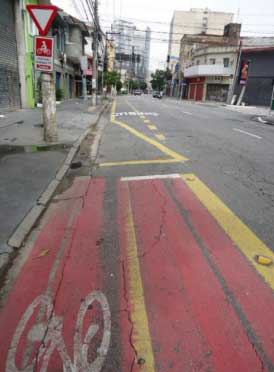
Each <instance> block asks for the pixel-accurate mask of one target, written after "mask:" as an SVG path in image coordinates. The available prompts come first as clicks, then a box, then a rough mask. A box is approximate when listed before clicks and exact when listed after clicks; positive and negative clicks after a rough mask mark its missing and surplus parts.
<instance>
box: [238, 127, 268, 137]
mask: <svg viewBox="0 0 274 372" xmlns="http://www.w3.org/2000/svg"><path fill="white" fill-rule="evenodd" d="M233 130H235V131H236V132H240V133H243V134H247V135H248V136H250V137H254V138H258V139H262V137H260V136H257V135H256V134H253V133H250V132H246V131H244V130H241V129H238V128H233Z"/></svg>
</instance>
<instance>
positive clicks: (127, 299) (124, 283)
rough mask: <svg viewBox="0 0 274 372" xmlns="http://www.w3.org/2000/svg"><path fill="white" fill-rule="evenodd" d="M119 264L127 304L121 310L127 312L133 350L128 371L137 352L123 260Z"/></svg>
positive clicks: (136, 358)
mask: <svg viewBox="0 0 274 372" xmlns="http://www.w3.org/2000/svg"><path fill="white" fill-rule="evenodd" d="M121 265H122V277H123V297H124V300H125V302H126V305H127V308H126V309H123V311H125V312H126V313H127V320H128V322H129V324H130V331H129V344H130V347H131V349H132V350H133V353H134V356H133V360H132V362H131V366H130V372H132V371H133V368H134V364H135V362H136V360H138V352H137V350H136V348H135V346H134V342H133V332H134V322H133V321H132V319H131V314H130V310H129V298H128V290H127V284H126V266H125V260H121Z"/></svg>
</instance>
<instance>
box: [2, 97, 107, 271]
mask: <svg viewBox="0 0 274 372" xmlns="http://www.w3.org/2000/svg"><path fill="white" fill-rule="evenodd" d="M102 109H103V105H99V106H97V108H96V109H93V108H91V107H90V102H88V103H84V102H83V101H81V100H70V101H67V102H64V103H62V104H61V105H60V106H58V108H57V126H58V135H59V142H58V143H56V144H54V145H53V146H52V145H50V146H49V147H48V146H46V145H47V144H46V143H45V142H44V141H43V128H42V126H41V125H42V111H41V109H34V110H19V111H16V112H11V113H7V114H5V117H4V118H3V117H0V174H1V177H0V205H1V208H0V271H1V261H3V259H4V258H5V257H4V256H6V255H7V256H8V255H9V254H10V253H11V252H12V251H13V248H14V247H16V248H18V247H17V245H19V244H20V243H18V244H17V241H16V243H15V244H14V245H13V244H9V245H8V244H7V242H8V241H9V238H10V236H11V235H12V234H13V233H14V231H15V230H16V228H17V226H18V225H19V224H20V223H21V221H22V220H23V219H24V217H25V216H26V215H27V214H31V212H32V211H33V213H32V215H31V218H33V216H34V215H36V213H38V212H39V211H40V212H42V209H43V208H45V205H42V206H41V205H40V207H39V204H40V203H39V202H38V199H39V197H40V196H41V194H42V193H43V191H44V190H45V189H46V188H47V186H48V185H49V184H50V188H51V191H50V192H54V190H55V189H54V187H55V188H56V187H57V185H58V182H60V180H59V179H61V178H62V177H63V176H64V174H65V171H66V169H67V167H69V161H70V162H71V161H72V159H73V154H75V153H76V152H77V150H78V148H79V144H80V141H81V138H80V137H81V136H83V135H84V134H85V133H86V132H87V130H88V128H89V127H90V126H91V125H92V124H95V123H96V121H97V120H98V117H99V116H98V115H99V114H100V113H101V111H102ZM37 146H38V147H37ZM39 146H42V148H39ZM44 146H45V147H44ZM43 147H44V148H43ZM69 148H71V149H70V152H69ZM40 150H44V151H40ZM45 150H47V151H45ZM68 153H69V158H70V159H69V160H68V158H67V156H68ZM60 167H61V168H60ZM58 171H59V172H58ZM57 176H58V177H57ZM50 192H49V193H48V194H49V195H50ZM36 207H37V210H35V208H36ZM38 207H39V208H38ZM38 214H39V213H38ZM24 233H25V232H24ZM19 240H20V239H19Z"/></svg>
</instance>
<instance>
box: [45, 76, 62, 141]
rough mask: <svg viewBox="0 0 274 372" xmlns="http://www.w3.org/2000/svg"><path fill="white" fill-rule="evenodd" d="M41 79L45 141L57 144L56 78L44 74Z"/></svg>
mask: <svg viewBox="0 0 274 372" xmlns="http://www.w3.org/2000/svg"><path fill="white" fill-rule="evenodd" d="M41 78H42V102H43V123H44V140H45V141H46V142H56V141H57V140H58V134H57V125H56V99H55V82H54V77H53V74H51V73H48V72H42V73H41Z"/></svg>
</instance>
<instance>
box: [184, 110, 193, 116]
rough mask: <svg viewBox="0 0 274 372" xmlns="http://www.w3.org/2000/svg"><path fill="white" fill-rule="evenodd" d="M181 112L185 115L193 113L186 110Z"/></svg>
mask: <svg viewBox="0 0 274 372" xmlns="http://www.w3.org/2000/svg"><path fill="white" fill-rule="evenodd" d="M183 114H186V115H193V114H192V113H191V112H188V111H183Z"/></svg>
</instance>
